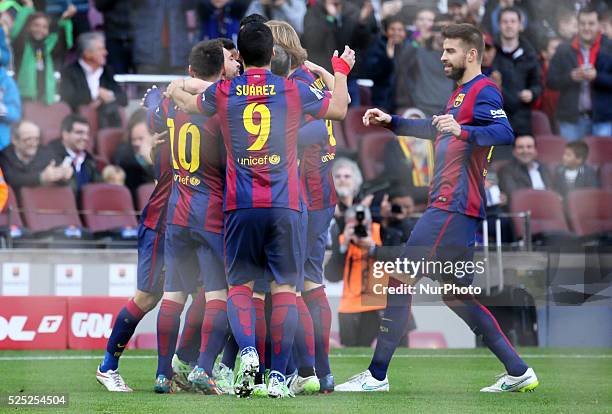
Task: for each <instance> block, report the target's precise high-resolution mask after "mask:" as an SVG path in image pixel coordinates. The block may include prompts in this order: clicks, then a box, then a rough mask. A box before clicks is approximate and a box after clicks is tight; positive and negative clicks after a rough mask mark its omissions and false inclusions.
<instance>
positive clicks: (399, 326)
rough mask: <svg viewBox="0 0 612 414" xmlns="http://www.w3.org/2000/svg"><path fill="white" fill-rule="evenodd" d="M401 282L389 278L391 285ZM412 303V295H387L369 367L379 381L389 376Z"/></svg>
mask: <svg viewBox="0 0 612 414" xmlns="http://www.w3.org/2000/svg"><path fill="white" fill-rule="evenodd" d="M400 284H401V282H399V281H398V280H396V279H394V278H389V286H393V287H397V286H400ZM411 304H412V296H411V295H407V294H405V295H397V294H396V295H387V307H386V308H385V312H384V314H383V317H382V320H381V321H380V331H379V332H378V337H377V341H376V349H375V350H374V356H373V357H372V361H371V362H370V366H369V368H368V369H369V370H370V373H371V374H372V376H373V377H374V378H376V379H377V380H379V381H382V380H384V379H385V377H386V376H387V369H388V368H389V363H390V362H391V358H392V357H393V353H394V352H395V349H396V348H397V346H398V345H399V343H400V340H401V339H402V337H403V336H404V335H405V334H406V330H407V329H408V321H409V318H410V305H411Z"/></svg>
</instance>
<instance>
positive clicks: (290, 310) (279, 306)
mask: <svg viewBox="0 0 612 414" xmlns="http://www.w3.org/2000/svg"><path fill="white" fill-rule="evenodd" d="M297 322H298V316H297V309H296V306H295V293H290V292H282V293H276V294H274V295H272V318H271V320H270V335H271V337H272V353H271V359H272V360H271V361H270V367H271V369H272V370H273V371H278V372H281V373H282V372H286V370H287V361H288V360H289V355H290V354H291V352H292V349H293V338H294V336H295V330H296V328H297Z"/></svg>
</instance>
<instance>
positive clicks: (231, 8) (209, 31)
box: [198, 0, 250, 41]
mask: <svg viewBox="0 0 612 414" xmlns="http://www.w3.org/2000/svg"><path fill="white" fill-rule="evenodd" d="M249 3H250V2H249V1H246V0H200V1H199V5H198V15H199V17H200V25H201V32H200V39H202V40H206V39H217V38H219V37H226V38H228V39H232V40H233V41H236V40H237V37H238V29H239V28H240V19H242V17H244V16H245V14H246V10H247V8H248V7H249Z"/></svg>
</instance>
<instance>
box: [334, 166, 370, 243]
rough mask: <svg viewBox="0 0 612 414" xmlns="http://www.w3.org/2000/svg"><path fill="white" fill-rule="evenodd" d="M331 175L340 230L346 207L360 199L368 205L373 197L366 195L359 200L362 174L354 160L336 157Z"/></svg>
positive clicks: (342, 227)
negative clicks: (336, 200) (363, 198)
mask: <svg viewBox="0 0 612 414" xmlns="http://www.w3.org/2000/svg"><path fill="white" fill-rule="evenodd" d="M332 177H333V179H334V187H335V188H336V195H337V198H338V202H337V204H336V213H335V216H336V221H338V224H339V225H340V229H341V231H342V230H343V229H344V221H343V220H344V218H343V217H344V212H345V211H346V209H347V208H349V207H351V206H352V205H353V204H356V203H358V202H360V201H362V202H363V203H365V204H367V205H368V206H369V205H370V203H371V202H372V198H373V197H372V196H368V197H367V198H366V200H360V191H361V185H362V184H363V175H362V174H361V170H360V169H359V166H358V165H357V163H356V162H355V161H352V160H349V159H348V158H342V157H340V158H336V160H335V162H334V166H333V168H332Z"/></svg>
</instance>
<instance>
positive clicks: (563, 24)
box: [557, 8, 578, 41]
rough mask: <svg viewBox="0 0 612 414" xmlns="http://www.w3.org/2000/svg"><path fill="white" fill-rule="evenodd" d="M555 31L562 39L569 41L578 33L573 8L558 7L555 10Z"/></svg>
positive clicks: (576, 19) (576, 18)
mask: <svg viewBox="0 0 612 414" xmlns="http://www.w3.org/2000/svg"><path fill="white" fill-rule="evenodd" d="M557 33H558V34H559V37H561V38H562V39H563V40H566V41H571V40H572V39H573V38H574V37H576V35H577V34H578V17H577V16H576V12H575V11H574V10H569V9H563V8H560V9H559V11H558V12H557Z"/></svg>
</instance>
